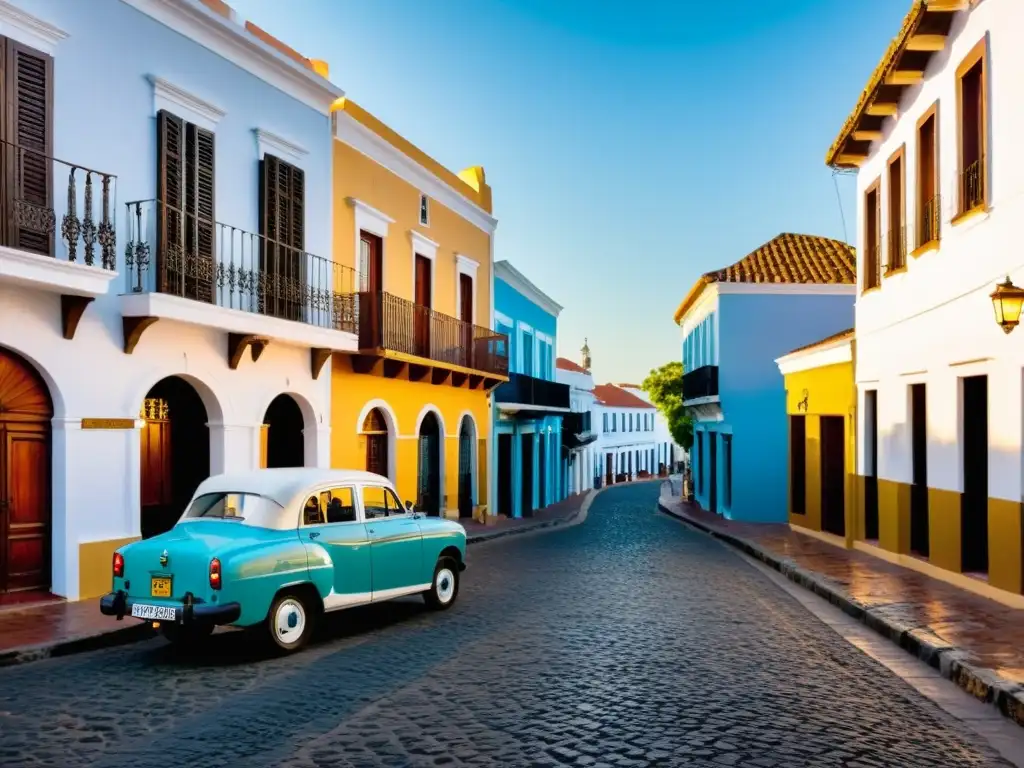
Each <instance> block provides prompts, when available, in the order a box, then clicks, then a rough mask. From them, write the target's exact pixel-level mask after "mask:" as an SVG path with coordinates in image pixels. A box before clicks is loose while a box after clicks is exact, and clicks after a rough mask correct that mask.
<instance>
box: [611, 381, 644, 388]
mask: <svg viewBox="0 0 1024 768" xmlns="http://www.w3.org/2000/svg"><path fill="white" fill-rule="evenodd" d="M615 386H616V387H622V388H623V389H643V387H641V386H640V385H639V384H624V383H621V382H620V383H619V384H616V385H615Z"/></svg>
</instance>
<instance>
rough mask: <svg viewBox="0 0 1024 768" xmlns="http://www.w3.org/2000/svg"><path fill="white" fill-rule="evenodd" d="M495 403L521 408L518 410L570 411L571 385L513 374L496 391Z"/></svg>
mask: <svg viewBox="0 0 1024 768" xmlns="http://www.w3.org/2000/svg"><path fill="white" fill-rule="evenodd" d="M494 402H496V403H499V404H501V403H507V404H508V405H517V406H521V407H520V408H519V409H518V410H524V411H528V410H531V409H532V410H538V411H568V410H569V385H568V384H559V383H558V382H557V381H548V380H546V379H535V378H534V377H533V376H527V375H526V374H523V373H513V374H511V375H510V376H509V380H508V381H506V382H505V383H504V384H502V385H501V386H499V387H498V388H497V389H496V390H494Z"/></svg>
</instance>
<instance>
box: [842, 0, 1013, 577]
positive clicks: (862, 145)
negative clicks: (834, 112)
mask: <svg viewBox="0 0 1024 768" xmlns="http://www.w3.org/2000/svg"><path fill="white" fill-rule="evenodd" d="M1022 37H1024V3H1021V2H1020V0H973V1H970V0H959V1H956V0H931V1H930V2H922V1H920V0H919V1H918V2H915V3H914V5H913V7H912V9H911V11H910V13H909V14H908V16H907V18H906V19H905V21H904V24H903V26H902V28H901V29H900V30H899V33H898V35H897V37H896V39H895V40H894V41H893V43H892V45H891V46H890V48H889V50H888V51H887V52H886V54H885V56H884V58H883V60H882V61H881V63H880V64H879V66H878V68H877V69H876V71H875V73H874V74H873V75H872V77H871V79H870V81H869V83H868V85H867V87H866V89H865V90H864V92H863V95H862V97H861V98H860V100H859V101H858V103H857V104H856V106H855V108H854V111H853V113H852V114H851V115H850V117H849V119H848V120H847V122H846V124H845V125H844V126H843V128H842V131H841V133H840V135H839V137H838V138H837V140H836V141H835V143H834V144H833V146H832V148H831V149H830V150H829V153H828V157H827V163H828V164H829V165H831V166H833V167H834V168H839V169H844V170H849V171H852V172H855V173H856V176H857V197H858V205H857V221H858V239H859V247H858V249H857V251H858V254H857V258H858V265H857V273H858V276H859V281H860V286H859V295H858V299H857V305H856V340H855V347H854V348H855V376H856V382H857V389H858V398H859V399H858V408H857V410H858V429H857V433H858V460H857V471H858V475H859V478H858V482H859V483H860V484H861V486H862V492H861V494H860V501H859V507H860V509H859V520H858V523H857V525H858V531H857V538H858V539H860V540H861V542H860V544H858V545H859V546H864V547H871V548H874V549H876V550H877V553H878V554H881V555H882V556H885V557H888V558H889V559H893V558H902V561H903V562H907V563H912V564H913V565H915V566H920V567H925V566H927V567H932V568H933V569H942V570H944V571H947V572H952V573H954V574H961V575H963V574H971V577H972V579H973V580H974V581H975V582H977V583H983V582H985V583H988V584H989V585H992V586H995V587H999V588H1000V589H1002V590H1009V591H1011V592H1014V593H1017V594H1019V593H1020V592H1021V591H1022V586H1024V583H1022V564H1024V559H1022V558H1024V553H1022V528H1024V522H1022V512H1021V500H1022V499H1024V477H1022V471H1024V463H1022V459H1021V456H1022V452H1021V447H1022V430H1024V427H1022V424H1024V414H1022V403H1024V375H1022V371H1024V332H1021V331H1018V332H1017V333H1009V331H1011V330H1012V329H1013V321H1015V320H1016V317H1015V315H1016V314H1017V313H1019V310H1020V294H1019V293H1018V292H1015V291H1014V290H1013V289H1011V290H1009V291H1008V292H1007V294H1008V295H1007V298H1008V304H1007V310H1008V314H1009V315H1010V317H1008V318H1007V320H1008V322H1006V323H1004V326H1005V327H1000V323H999V322H997V317H996V316H994V313H993V303H994V302H993V298H992V297H991V294H992V293H993V291H994V290H995V289H996V287H997V285H999V284H1000V283H1003V282H1004V280H1005V279H1006V278H1007V276H1009V279H1010V280H1011V281H1012V282H1013V283H1015V284H1016V285H1018V286H1019V285H1024V253H1022V251H1021V248H1020V237H1019V234H1018V233H1017V227H1018V225H1019V224H1020V223H1021V221H1022V220H1024V143H1022V142H1021V140H1020V139H1021V136H1022V135H1024V109H1022V108H1021V104H1022V101H1021V97H1020V81H1021V79H1022V78H1024V50H1022V48H1021V46H1020V44H1019V41H1020V40H1021V39H1022ZM996 303H997V304H998V303H999V301H998V297H996ZM1004 331H1006V332H1004ZM921 564H924V566H922V565H921Z"/></svg>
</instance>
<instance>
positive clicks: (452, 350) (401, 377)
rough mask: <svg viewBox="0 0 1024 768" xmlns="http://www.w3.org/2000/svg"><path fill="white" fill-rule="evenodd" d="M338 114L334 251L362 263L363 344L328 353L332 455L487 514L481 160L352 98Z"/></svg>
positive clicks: (504, 366) (488, 244) (493, 374)
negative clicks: (407, 133) (418, 136)
mask: <svg viewBox="0 0 1024 768" xmlns="http://www.w3.org/2000/svg"><path fill="white" fill-rule="evenodd" d="M332 116H333V133H334V140H333V145H334V150H333V155H334V168H333V174H334V182H333V183H334V255H335V260H336V261H338V262H340V263H341V264H342V265H345V266H346V267H352V268H353V269H354V270H355V271H356V273H357V274H356V278H355V280H356V282H357V292H356V293H355V294H354V295H353V296H352V297H351V300H352V303H351V306H350V307H346V309H345V311H346V312H351V313H352V317H353V320H354V324H355V326H356V327H357V329H358V336H359V344H358V350H357V351H356V352H354V353H344V354H342V353H337V352H335V353H334V354H333V357H332V362H331V383H332V387H331V391H332V394H331V463H332V464H333V465H334V466H336V467H345V468H358V469H363V468H365V469H368V470H370V471H374V472H378V473H380V474H382V475H386V476H388V477H390V478H391V480H392V481H393V482H394V483H395V484H396V486H397V489H398V492H399V494H400V495H401V496H402V498H403V500H409V501H413V502H414V503H416V505H417V506H418V507H419V508H420V509H422V510H423V511H425V512H427V513H428V514H434V515H445V516H449V517H454V516H461V517H470V516H473V515H475V514H479V513H481V512H482V511H484V505H485V504H486V499H487V498H488V485H487V483H488V477H487V474H488V473H487V466H488V463H487V461H488V459H487V457H488V455H489V450H488V443H489V435H490V432H491V429H490V426H491V425H490V407H489V401H488V396H489V393H490V391H491V390H492V389H493V388H494V387H496V386H497V385H498V384H500V383H501V382H503V381H507V380H508V339H507V338H506V337H505V336H503V335H501V334H497V333H495V332H493V331H492V330H490V329H491V328H492V327H493V278H492V264H493V237H494V230H495V226H496V224H497V221H496V220H495V219H494V217H493V216H492V213H491V189H490V187H489V186H488V185H487V181H486V178H485V176H484V170H483V168H470V169H468V170H465V171H462V172H461V173H458V174H456V173H453V172H451V171H449V170H448V169H446V168H444V167H443V166H441V165H440V164H439V163H437V162H436V161H435V160H433V159H432V158H430V157H429V156H427V155H426V154H425V153H424V152H422V151H421V150H420V149H418V148H417V147H415V146H413V145H412V144H411V143H410V142H409V141H407V140H406V139H404V138H403V137H402V136H400V135H398V134H397V133H396V132H395V131H393V130H391V129H390V128H388V127H387V126H386V125H384V124H383V123H382V122H380V121H379V120H377V119H376V118H375V117H373V116H372V115H370V114H369V113H368V112H366V111H365V110H364V109H362V108H361V107H359V106H358V105H356V104H355V103H353V102H352V101H351V100H349V99H339V100H338V101H337V102H336V103H335V105H334V108H333V115H332ZM328 356H329V353H327V352H324V353H323V355H322V357H321V359H320V360H319V361H317V360H314V363H313V364H314V368H315V367H316V365H317V364H318V362H319V364H321V365H322V364H323V363H324V362H326V360H327V357H328Z"/></svg>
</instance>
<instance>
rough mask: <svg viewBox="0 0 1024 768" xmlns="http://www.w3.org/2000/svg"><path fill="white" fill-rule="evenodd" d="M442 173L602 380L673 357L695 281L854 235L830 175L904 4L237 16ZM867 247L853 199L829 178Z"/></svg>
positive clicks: (285, 9) (431, 5)
mask: <svg viewBox="0 0 1024 768" xmlns="http://www.w3.org/2000/svg"><path fill="white" fill-rule="evenodd" d="M229 2H230V4H231V5H232V6H233V7H234V8H235V9H236V10H237V11H238V12H239V14H240V15H241V16H243V17H245V18H247V19H250V20H252V21H253V22H254V23H256V24H258V25H259V26H261V27H263V28H264V29H266V30H267V31H268V32H270V33H272V34H274V35H276V36H277V37H279V38H281V39H282V40H284V41H285V42H286V43H288V44H289V45H291V46H292V47H294V48H295V49H296V50H298V51H300V52H301V53H302V54H303V55H305V56H310V57H312V58H319V59H325V60H327V61H328V62H329V63H330V66H331V79H332V80H333V81H334V82H335V83H337V85H338V86H340V87H341V88H343V89H344V90H345V91H346V93H347V94H348V95H349V96H350V97H351V98H352V99H353V100H355V101H356V102H358V103H359V104H360V105H362V106H364V107H366V108H367V109H369V110H370V111H371V112H373V113H374V114H375V115H377V116H378V117H379V118H380V119H382V120H383V121H384V122H386V123H387V124H389V125H390V126H391V127H393V128H394V129H395V130H397V131H398V132H400V133H402V134H403V135H404V136H406V137H407V138H408V139H409V140H411V141H412V142H413V143H415V144H416V145H417V146H419V147H420V148H422V149H423V150H424V151H425V152H427V153H428V154H430V155H431V156H432V157H434V158H436V159H437V160H438V161H440V162H441V163H443V164H444V165H446V166H448V167H449V168H452V169H454V170H459V169H461V168H464V167H466V166H470V165H483V166H484V167H485V168H486V169H487V179H488V181H489V182H490V184H491V186H492V187H493V188H494V205H495V214H496V216H497V217H498V219H499V224H498V232H497V236H496V241H495V247H496V254H495V256H496V258H499V259H508V260H509V261H511V262H512V263H513V264H514V265H515V266H516V267H517V268H518V269H519V270H520V271H521V272H523V273H524V274H525V275H527V276H528V277H529V278H530V279H531V280H532V281H533V282H534V283H535V284H536V285H537V286H539V287H540V288H541V289H542V290H544V291H545V292H547V293H548V294H550V295H551V296H552V298H554V299H555V300H556V301H558V302H559V303H560V304H562V305H563V306H564V307H565V309H564V310H563V312H562V315H561V317H560V318H559V328H558V348H559V350H558V351H559V354H561V355H564V356H567V357H571V358H573V359H574V360H578V358H579V352H578V350H579V348H580V346H581V345H582V344H583V339H584V337H585V336H586V337H589V339H590V348H591V351H592V353H593V357H594V375H595V377H596V378H597V379H598V380H599V381H609V380H610V381H636V380H639V379H642V378H643V376H644V375H646V373H647V372H648V370H649V369H650V368H652V367H655V366H658V365H661V364H662V363H664V362H667V361H669V360H677V359H679V357H680V335H679V329H678V328H677V327H676V326H675V324H674V323H673V321H672V313H673V311H674V310H675V308H676V306H677V305H678V303H679V301H680V300H681V299H682V297H683V295H684V294H685V293H686V291H687V290H689V288H690V287H691V286H692V285H693V282H694V281H695V280H696V279H697V277H698V276H699V275H700V274H702V273H703V272H706V271H708V270H711V269H716V268H718V267H721V266H725V265H727V264H731V263H732V262H734V261H736V260H738V259H740V258H742V257H743V256H744V255H746V254H747V253H749V252H750V251H752V250H754V249H755V248H756V247H757V246H759V245H760V244H761V243H763V242H765V241H766V240H769V239H771V238H772V237H774V236H775V235H777V234H779V233H780V232H806V233H809V234H820V235H826V236H830V237H837V238H842V237H843V224H842V220H841V218H840V214H839V206H838V202H837V199H836V190H835V186H834V182H833V179H832V175H831V172H830V171H829V170H828V169H827V168H826V167H825V165H824V160H823V158H824V155H825V150H826V149H827V148H828V146H829V145H830V144H831V143H832V140H833V139H834V138H835V135H836V133H837V132H838V131H839V128H840V126H841V125H842V123H843V120H844V119H845V118H846V115H847V114H848V113H849V111H850V110H851V109H852V107H853V105H854V103H855V102H856V100H857V97H858V95H859V94H860V91H861V89H862V88H863V87H864V85H865V84H866V82H867V79H868V77H869V75H870V73H871V71H872V69H873V68H874V66H875V64H877V62H878V60H879V58H880V57H881V56H882V54H883V52H884V51H885V48H886V46H887V45H888V42H889V40H890V39H891V38H892V37H893V36H894V35H895V34H896V32H897V31H898V29H899V24H900V21H901V19H902V17H903V15H904V14H905V13H906V11H907V9H908V8H909V6H910V2H909V0H902V1H901V0H857V1H856V2H853V3H851V2H850V0H706V1H705V0H699V1H698V0H657V1H656V0H633V1H632V2H625V1H622V2H610V1H609V0H430V2H419V1H414V0H229ZM837 181H838V184H839V189H840V192H841V195H842V200H843V208H844V211H845V213H846V226H847V234H848V238H849V239H854V231H853V230H854V226H855V224H854V207H853V203H854V200H853V179H852V178H850V177H840V178H838V179H837Z"/></svg>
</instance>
